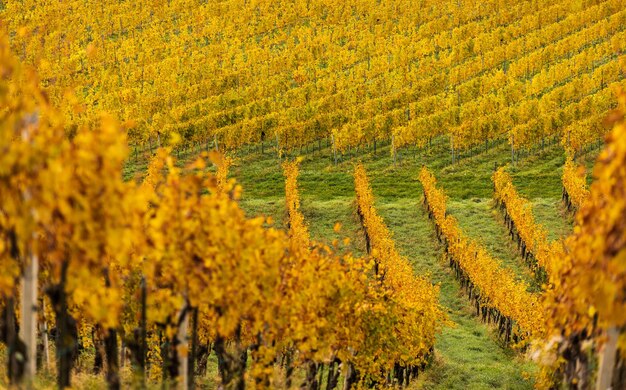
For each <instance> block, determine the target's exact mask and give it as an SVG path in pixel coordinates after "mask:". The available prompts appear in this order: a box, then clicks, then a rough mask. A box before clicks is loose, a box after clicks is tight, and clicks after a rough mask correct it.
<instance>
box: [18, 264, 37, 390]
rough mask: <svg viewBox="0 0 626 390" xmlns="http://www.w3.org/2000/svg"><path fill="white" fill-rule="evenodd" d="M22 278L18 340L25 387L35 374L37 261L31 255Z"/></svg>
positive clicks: (30, 383)
mask: <svg viewBox="0 0 626 390" xmlns="http://www.w3.org/2000/svg"><path fill="white" fill-rule="evenodd" d="M29 260H30V261H29V263H28V264H27V265H26V269H25V270H24V276H23V277H22V283H21V287H22V294H21V297H20V298H21V302H20V307H21V308H22V315H21V316H20V331H19V333H20V339H22V340H23V341H24V344H25V346H26V366H25V372H24V380H25V383H26V386H27V387H30V386H31V385H32V380H33V378H34V377H35V374H36V373H37V280H38V275H39V259H38V258H37V256H34V255H31V256H30V259H29Z"/></svg>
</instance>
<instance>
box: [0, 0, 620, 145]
mask: <svg viewBox="0 0 626 390" xmlns="http://www.w3.org/2000/svg"><path fill="white" fill-rule="evenodd" d="M35 3H36V4H35ZM218 8H219V9H215V8H214V7H212V6H211V5H210V4H207V3H205V2H203V1H198V0H176V1H168V2H167V4H165V5H163V7H159V9H158V10H155V9H153V7H152V6H151V4H147V3H145V4H144V3H143V2H133V3H126V2H122V3H119V2H118V3H107V4H101V3H97V4H96V3H95V2H91V1H70V2H69V3H68V2H64V3H62V4H59V3H58V2H54V1H44V2H43V3H42V2H41V1H38V2H33V1H21V2H9V3H8V4H7V6H6V7H5V8H4V9H3V11H2V16H3V18H4V19H5V20H6V26H5V28H6V30H7V32H8V33H9V35H10V36H11V37H12V38H11V45H12V47H13V49H14V51H15V52H16V53H18V54H19V55H20V57H21V59H22V60H23V61H25V62H28V63H31V64H34V65H35V66H36V67H37V69H38V72H39V73H40V75H41V77H42V82H41V84H42V86H43V87H44V88H45V90H46V92H47V93H48V94H49V96H50V98H51V100H52V102H53V103H54V105H55V106H57V107H62V110H61V111H62V113H63V115H64V116H66V117H67V118H69V119H70V120H69V121H68V123H72V126H78V127H80V126H83V125H87V126H96V125H97V123H98V117H99V113H100V112H101V111H102V110H106V111H107V112H110V113H113V114H114V115H115V116H116V117H118V118H120V119H121V121H122V124H123V127H124V128H125V129H126V130H127V131H128V133H129V138H130V139H131V142H132V143H135V144H139V143H150V144H151V145H152V144H165V143H167V142H170V139H171V138H177V137H173V136H172V135H173V134H174V133H176V134H179V135H180V136H182V139H183V140H184V142H185V143H189V144H191V143H199V142H203V143H206V142H207V141H209V140H219V143H220V144H222V145H223V146H224V147H226V148H236V147H240V146H242V145H244V144H249V143H255V142H259V141H267V140H274V139H276V140H277V142H279V143H280V145H281V147H282V148H283V149H287V150H289V149H293V148H296V147H301V146H303V145H306V144H309V143H311V142H312V141H315V140H318V139H321V138H325V137H330V136H331V135H332V136H333V138H334V140H335V145H336V148H337V149H338V150H339V151H343V150H345V149H347V148H349V147H355V146H358V145H362V144H368V143H373V142H376V141H380V140H383V139H384V140H390V139H391V138H392V137H393V138H394V149H397V148H400V147H402V146H405V145H416V144H417V145H421V144H423V143H424V142H425V140H427V139H429V138H431V137H432V136H434V135H437V134H441V133H445V134H447V135H449V137H450V141H451V149H452V150H453V152H452V153H453V155H454V153H458V151H460V150H463V149H467V148H470V147H475V146H477V145H481V144H482V143H484V142H485V141H486V140H487V141H488V140H493V139H500V138H505V137H506V136H507V135H510V136H509V137H508V138H509V142H510V143H511V145H512V146H513V148H515V149H520V148H523V147H528V146H529V145H532V144H533V143H536V142H538V141H539V140H541V139H542V138H543V137H545V135H546V134H547V135H560V134H562V132H563V131H564V128H565V127H567V126H568V125H569V124H570V123H571V122H574V121H579V120H582V119H585V118H587V117H589V116H590V115H592V113H589V112H576V113H574V112H571V111H572V110H569V111H566V110H564V109H562V108H561V107H560V106H564V105H571V103H573V102H577V101H579V100H580V99H582V98H584V96H586V95H594V94H596V93H598V92H599V91H604V90H605V89H607V87H608V86H609V85H610V84H611V83H616V82H620V83H621V82H623V79H624V71H623V69H622V68H620V66H619V65H618V61H620V59H621V60H622V61H623V58H624V55H623V54H624V46H623V42H624V30H623V26H624V25H625V23H624V20H625V17H626V11H624V10H623V7H621V3H620V1H619V0H605V1H584V2H582V3H576V4H572V3H571V2H566V1H562V2H556V3H555V2H549V1H546V0H541V1H539V2H536V1H535V2H530V1H529V2H519V3H516V4H514V5H510V6H507V7H502V5H501V4H500V2H498V1H488V2H481V3H480V4H478V3H471V2H470V3H459V2H457V1H449V2H444V3H441V2H436V1H430V0H427V1H422V2H421V3H420V7H417V8H415V7H414V4H413V3H412V2H410V1H406V0H394V1H392V2H388V3H385V4H384V5H381V4H379V3H378V2H376V1H373V0H353V1H351V2H350V3H348V4H344V3H342V4H335V3H333V2H330V1H328V0H315V1H300V2H296V3H293V2H284V1H278V2H274V3H272V4H271V5H270V4H256V3H250V2H245V1H239V0H232V1H227V2H223V3H221V5H220V7H218ZM278 10H280V12H279V11H278ZM409 10H410V11H409ZM51 15H53V16H51ZM223 15H228V17H226V18H225V17H223ZM275 15H278V16H275ZM42 25H45V26H46V27H45V28H35V26H42ZM242 25H244V26H246V28H241V26H242ZM68 26H71V28H68ZM597 68H598V69H600V68H602V70H600V71H598V69H597ZM68 90H73V91H75V92H74V93H73V94H72V93H68ZM553 90H558V91H559V92H555V93H552V92H551V91H553ZM577 91H578V92H579V93H574V92H577ZM544 95H550V97H549V98H545V97H544ZM594 103H596V104H595V106H594V107H595V108H594V113H593V114H601V113H604V112H606V111H607V110H608V109H609V108H611V106H610V104H611V103H612V102H611V101H610V100H607V99H597V100H594ZM537 112H539V113H540V114H541V115H540V118H539V121H537V120H536V119H537V118H536V116H537V115H536V114H537ZM564 116H565V117H564ZM568 133H571V134H570V139H572V140H573V141H579V140H580V142H583V143H586V142H593V140H595V139H596V138H597V136H598V135H597V134H596V133H595V132H593V133H592V134H586V136H582V135H581V136H576V134H575V133H574V132H573V131H568Z"/></svg>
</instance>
